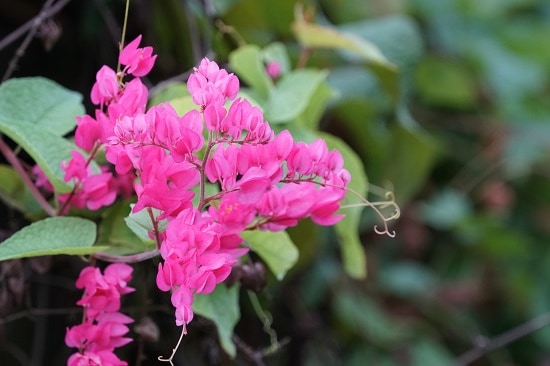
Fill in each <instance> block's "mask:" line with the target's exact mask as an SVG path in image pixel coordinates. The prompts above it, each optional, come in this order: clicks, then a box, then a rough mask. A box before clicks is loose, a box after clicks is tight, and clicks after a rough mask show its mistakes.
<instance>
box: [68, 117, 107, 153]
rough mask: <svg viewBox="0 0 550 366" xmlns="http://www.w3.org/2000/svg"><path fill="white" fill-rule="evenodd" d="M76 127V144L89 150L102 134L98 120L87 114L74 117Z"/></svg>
mask: <svg viewBox="0 0 550 366" xmlns="http://www.w3.org/2000/svg"><path fill="white" fill-rule="evenodd" d="M76 124H77V128H76V131H75V135H74V142H75V144H76V146H78V147H80V148H82V149H84V150H85V151H87V152H90V151H91V150H92V148H93V147H94V145H95V143H96V142H97V141H99V139H100V138H101V135H102V132H103V130H102V127H101V125H100V124H99V122H98V121H97V120H95V119H93V118H92V117H90V116H89V115H87V114H86V115H84V116H83V117H76Z"/></svg>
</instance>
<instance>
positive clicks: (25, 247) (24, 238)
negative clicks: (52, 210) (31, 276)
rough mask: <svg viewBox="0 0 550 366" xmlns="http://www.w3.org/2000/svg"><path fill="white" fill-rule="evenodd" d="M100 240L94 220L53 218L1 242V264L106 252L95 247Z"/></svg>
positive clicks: (24, 229) (20, 231)
mask: <svg viewBox="0 0 550 366" xmlns="http://www.w3.org/2000/svg"><path fill="white" fill-rule="evenodd" d="M95 239H96V225H95V223H94V222H93V221H90V220H86V219H82V218H79V217H50V218H47V219H44V220H41V221H37V222H35V223H33V224H31V225H29V226H26V227H24V228H23V229H21V230H19V231H18V232H16V233H15V234H13V235H12V236H11V237H10V238H9V239H7V240H5V241H4V242H2V243H0V261H4V260H8V259H14V258H25V257H35V256H41V255H55V254H75V255H85V254H90V253H94V252H97V251H100V250H104V249H105V247H100V246H92V245H93V244H94V242H95Z"/></svg>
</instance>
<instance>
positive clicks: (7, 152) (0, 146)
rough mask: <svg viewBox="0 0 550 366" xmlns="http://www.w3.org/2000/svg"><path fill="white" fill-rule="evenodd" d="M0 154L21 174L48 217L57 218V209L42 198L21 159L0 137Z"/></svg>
mask: <svg viewBox="0 0 550 366" xmlns="http://www.w3.org/2000/svg"><path fill="white" fill-rule="evenodd" d="M0 153H2V155H4V157H5V158H6V160H7V161H8V162H9V163H10V165H11V166H12V167H13V169H15V171H16V172H17V173H18V174H19V176H20V177H21V180H23V183H24V184H25V185H26V186H27V188H28V189H29V191H30V192H31V194H32V195H33V196H34V198H35V199H36V202H38V204H39V205H40V207H42V209H43V210H44V211H45V212H46V213H47V214H48V216H52V217H53V216H57V212H56V211H55V209H54V208H53V207H52V206H51V205H50V204H49V203H48V201H47V200H46V199H45V198H44V196H42V194H41V193H40V191H39V190H38V188H36V186H35V185H34V183H33V182H32V181H31V178H30V177H29V175H28V174H27V172H26V171H25V169H24V168H23V166H22V165H21V162H20V161H19V159H17V156H15V153H14V152H13V151H12V150H11V149H10V147H9V146H8V145H7V144H6V143H5V142H4V140H2V137H1V136H0Z"/></svg>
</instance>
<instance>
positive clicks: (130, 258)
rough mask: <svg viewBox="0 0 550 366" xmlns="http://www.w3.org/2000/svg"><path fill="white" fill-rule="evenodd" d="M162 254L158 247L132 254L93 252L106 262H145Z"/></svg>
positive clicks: (93, 255)
mask: <svg viewBox="0 0 550 366" xmlns="http://www.w3.org/2000/svg"><path fill="white" fill-rule="evenodd" d="M159 254H160V251H159V250H158V249H154V250H149V251H147V252H141V253H137V254H132V255H112V254H107V253H104V252H96V253H93V254H91V256H92V257H93V258H96V259H101V260H102V261H105V262H111V263H138V262H143V261H146V260H148V259H151V258H155V257H157V256H158V255H159Z"/></svg>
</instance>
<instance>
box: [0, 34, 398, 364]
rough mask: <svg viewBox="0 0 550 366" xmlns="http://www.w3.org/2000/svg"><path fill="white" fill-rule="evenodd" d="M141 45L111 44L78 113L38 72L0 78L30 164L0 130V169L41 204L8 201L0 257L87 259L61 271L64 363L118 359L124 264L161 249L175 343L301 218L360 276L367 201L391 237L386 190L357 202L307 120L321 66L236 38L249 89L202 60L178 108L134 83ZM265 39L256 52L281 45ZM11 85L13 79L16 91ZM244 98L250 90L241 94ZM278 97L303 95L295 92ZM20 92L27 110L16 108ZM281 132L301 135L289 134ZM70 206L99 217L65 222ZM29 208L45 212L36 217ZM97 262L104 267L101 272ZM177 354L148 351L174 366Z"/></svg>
mask: <svg viewBox="0 0 550 366" xmlns="http://www.w3.org/2000/svg"><path fill="white" fill-rule="evenodd" d="M122 38H123V39H124V35H123V36H122ZM140 43H141V36H139V37H137V38H136V39H134V40H133V41H132V42H130V43H129V44H127V45H126V47H122V46H121V50H120V54H119V58H118V66H117V68H116V70H114V69H112V68H111V67H109V66H103V67H101V68H100V69H99V71H98V72H97V74H96V81H95V83H94V84H93V86H92V88H91V93H90V100H91V102H92V103H93V104H94V105H95V111H94V112H93V113H92V114H91V115H87V114H85V115H84V110H83V108H82V106H81V104H80V96H79V95H78V94H77V93H73V92H70V91H67V90H65V89H63V88H61V87H59V86H58V85H56V84H55V83H52V82H50V81H48V80H45V79H42V78H27V79H19V80H17V79H15V80H9V81H8V82H6V83H4V84H2V85H1V86H0V110H1V109H2V108H3V109H4V111H5V112H4V114H0V132H2V133H3V134H5V135H6V136H8V137H9V138H10V139H11V140H12V141H13V142H15V143H16V144H18V145H20V146H21V147H22V148H23V149H24V150H25V151H26V152H27V153H28V154H29V155H30V157H31V158H33V159H34V161H35V162H36V165H35V166H34V168H32V171H30V172H29V170H31V169H25V167H24V166H23V164H21V162H20V161H19V159H18V158H17V156H16V154H15V153H14V151H12V150H11V148H10V147H9V145H8V144H6V143H5V142H4V141H3V140H2V138H0V152H1V153H2V154H3V155H4V156H5V158H6V160H7V161H8V162H9V163H10V165H11V168H7V167H5V166H0V169H2V171H3V172H4V173H3V174H4V175H6V176H8V175H9V176H10V177H12V178H13V179H14V180H17V179H19V180H20V184H21V185H22V186H23V185H24V186H25V189H26V192H27V193H26V194H28V195H32V196H33V197H34V198H35V201H36V203H38V205H39V206H40V207H41V209H42V211H41V212H37V210H36V208H37V207H36V204H35V205H34V206H26V205H28V203H27V202H28V200H27V199H26V198H23V199H20V200H19V201H17V200H14V201H13V202H14V203H13V204H14V207H15V208H17V209H19V210H20V211H22V212H23V213H24V214H25V215H26V216H27V218H29V219H30V220H31V221H36V222H34V223H33V224H31V225H29V226H27V227H24V228H23V229H21V230H20V231H18V232H16V233H15V234H14V235H13V236H12V237H10V238H9V239H8V240H6V241H4V242H3V243H2V245H1V246H0V260H7V259H13V258H22V257H30V256H38V255H51V254H76V255H90V259H91V263H90V265H89V266H86V267H85V268H84V269H83V270H82V271H81V273H80V276H79V278H78V279H77V281H76V287H77V288H79V289H82V290H83V295H82V298H81V300H79V301H78V302H77V304H78V305H79V306H82V307H83V308H84V312H83V317H82V321H81V323H80V324H77V325H74V326H72V327H69V328H67V332H66V337H65V343H66V345H67V346H69V347H71V348H76V349H77V350H76V352H75V353H73V354H72V355H71V356H70V357H69V359H68V365H70V366H73V365H75V366H76V365H126V364H127V363H126V362H125V361H122V360H120V359H119V358H118V356H117V355H116V354H115V349H116V348H117V347H120V346H123V345H125V344H127V343H128V342H130V341H131V338H129V337H127V333H128V331H129V328H128V324H130V323H132V322H133V319H132V318H130V317H129V316H127V315H124V314H122V308H121V304H122V295H124V294H127V293H130V292H133V291H134V289H133V288H132V287H130V286H129V283H130V281H131V275H132V272H133V267H132V266H131V265H130V264H132V263H136V262H140V261H144V260H148V259H151V258H154V257H160V261H159V263H158V268H157V273H156V286H157V287H158V289H160V290H161V291H164V292H169V293H170V299H171V303H172V305H173V308H174V323H175V325H176V326H181V336H180V341H181V340H182V338H183V336H184V335H185V334H187V329H188V327H187V325H188V324H189V323H190V322H191V321H192V320H193V318H194V316H195V314H200V315H203V316H206V317H209V318H211V319H212V320H214V322H215V323H216V325H217V326H218V327H219V328H220V325H221V324H222V323H223V322H222V321H219V318H217V317H218V316H219V315H218V314H213V313H212V312H210V313H208V312H207V311H206V310H205V308H204V304H205V301H210V299H213V300H212V301H217V300H216V299H219V298H218V297H217V296H221V298H222V301H221V303H223V304H224V305H223V306H225V304H227V303H228V302H231V304H233V305H232V306H234V307H235V308H236V309H237V310H236V311H235V312H237V313H238V298H237V291H238V287H237V286H235V287H233V289H232V290H220V288H224V287H225V286H218V285H219V284H220V283H222V282H224V281H226V280H228V277H229V276H230V274H231V272H232V271H233V269H234V268H235V267H237V266H241V265H244V264H251V263H250V261H251V259H252V258H251V256H249V255H247V254H248V253H249V251H250V250H254V251H255V252H256V253H257V254H258V256H259V257H260V259H261V260H263V261H264V262H265V263H267V265H268V266H269V267H270V269H271V270H272V272H273V273H274V274H275V275H276V277H277V278H279V279H280V278H282V277H283V276H284V274H285V273H286V271H287V270H288V269H289V268H291V267H292V266H293V264H294V263H295V262H296V260H297V250H296V248H295V247H294V245H293V243H292V240H291V238H290V237H289V235H288V234H286V232H285V230H286V229H287V228H289V227H294V226H297V225H298V224H299V222H300V221H301V220H303V219H310V220H311V221H312V222H313V223H315V224H317V225H323V226H332V225H335V226H336V232H337V234H338V236H339V239H340V242H341V244H342V259H343V262H344V267H345V268H346V270H347V272H348V273H349V274H350V275H352V276H354V277H357V278H362V277H364V276H365V256H364V252H363V249H362V247H361V243H360V242H359V240H358V238H357V235H356V234H357V233H356V231H357V227H358V225H359V219H360V215H361V209H362V208H363V207H364V206H370V207H371V208H372V209H373V210H374V211H375V213H377V214H378V215H379V216H380V217H381V218H382V220H383V224H384V227H383V229H382V230H378V229H377V228H376V227H375V231H376V232H378V233H385V234H388V235H390V236H393V233H390V232H389V231H388V226H387V222H388V221H390V220H392V219H394V218H397V217H398V215H399V210H398V208H397V206H396V205H395V202H394V201H393V196H391V195H390V196H388V200H386V201H382V202H378V203H371V202H370V201H368V200H366V199H365V198H364V197H362V194H363V193H365V191H366V188H367V182H366V177H365V174H364V172H363V168H362V164H361V162H360V160H359V159H358V158H357V156H356V155H355V154H354V153H353V151H352V150H351V149H350V148H349V147H348V146H347V145H346V144H345V143H343V142H341V141H339V140H338V139H337V138H335V137H334V136H331V135H328V134H326V133H322V132H320V131H317V130H318V126H317V122H318V121H317V120H318V118H319V116H320V114H321V112H322V109H323V105H324V102H325V101H326V100H327V99H328V98H329V96H330V90H329V88H328V86H326V85H325V83H324V78H325V77H326V75H327V74H326V72H322V71H318V70H296V71H293V72H289V70H288V69H289V67H288V64H289V62H288V60H286V61H287V62H285V60H284V57H283V59H262V56H261V52H260V50H259V48H257V47H255V46H243V47H240V48H239V49H237V50H236V51H234V52H233V53H232V54H231V55H230V56H229V58H230V64H231V66H232V69H233V70H234V71H235V72H237V73H238V74H239V75H240V76H241V77H243V78H244V80H246V82H247V83H248V84H249V85H250V86H251V87H252V89H255V90H253V92H252V93H247V90H245V91H244V92H243V90H242V89H241V86H240V81H239V78H238V77H237V76H236V75H235V74H233V73H230V72H228V71H227V70H225V69H224V68H220V66H219V65H218V64H217V63H216V62H214V61H212V60H209V59H208V58H204V59H203V60H202V61H201V62H200V64H199V65H197V66H196V67H195V68H194V69H193V72H192V73H191V74H190V76H189V78H188V80H187V84H186V88H187V90H188V93H189V97H188V98H189V104H188V105H186V107H185V108H183V109H182V108H181V105H176V104H172V103H170V102H169V101H162V102H153V101H154V100H155V99H156V98H150V95H149V93H150V91H149V90H148V88H147V87H146V86H145V85H144V83H143V82H142V79H141V78H142V77H144V76H147V75H148V73H149V72H150V71H151V70H152V68H153V67H154V63H155V60H156V58H157V55H155V54H154V50H153V48H152V47H149V46H148V47H141V46H140ZM277 47H278V46H277V45H274V46H273V48H272V49H271V50H270V53H271V54H279V55H283V54H284V55H286V53H285V52H286V51H284V49H283V50H281V49H280V48H279V49H278V48H277ZM249 71H250V73H249ZM250 75H254V76H250ZM21 90H23V91H26V90H28V91H26V92H27V93H28V95H27V97H26V98H25V94H24V93H23V94H21V93H20V91H21ZM45 90H47V93H49V95H47V96H46V95H45V94H46V93H45V92H44V91H45ZM250 94H252V95H254V97H255V98H256V99H255V100H252V99H248V98H246V97H245V96H246V95H250ZM293 95H294V96H296V95H299V96H300V98H302V96H303V98H304V100H305V102H307V103H299V101H298V103H297V101H296V100H295V99H296V98H291V96H293ZM270 98H271V102H273V104H271V105H270V104H269V102H270V101H269V99H270ZM31 100H32V103H35V104H36V105H34V106H33V111H34V115H33V116H30V115H29V114H28V113H21V111H26V110H28V106H29V103H30V102H29V101H31ZM258 102H259V103H258ZM148 103H150V105H148ZM262 103H263V104H262ZM277 103H279V104H277ZM258 105H260V106H262V107H263V108H264V109H262V108H260V107H258ZM277 106H278V107H277ZM289 106H290V108H287V107H289ZM297 106H298V107H297ZM264 111H266V112H265V115H264ZM279 112H280V113H279ZM267 115H269V118H266V117H265V116H267ZM75 116H77V117H76V130H75V131H74V142H72V141H68V140H67V139H65V138H64V137H63V135H65V134H66V133H68V132H69V131H71V130H72V129H73V128H74V122H75ZM31 117H32V118H31ZM266 119H270V120H271V121H272V122H274V123H275V124H277V128H276V129H273V128H272V126H271V125H270V124H269V122H267V121H266ZM292 119H294V120H296V121H299V123H296V125H300V126H299V128H296V126H290V123H289V124H288V129H285V128H284V127H286V126H287V125H284V124H283V123H282V121H283V122H288V121H290V120H292ZM37 121H38V122H37ZM281 127H282V128H281ZM292 127H295V128H294V130H293V133H294V132H297V133H298V134H299V135H300V136H303V137H304V138H305V139H306V140H307V141H308V142H302V141H297V140H296V139H295V138H294V137H293V133H291V132H290V130H291V129H292ZM300 128H302V129H300ZM37 131H40V132H39V133H37ZM276 131H277V132H276ZM304 131H305V132H304ZM0 137H1V136H0ZM329 147H330V148H329ZM335 147H336V148H335ZM344 157H345V160H346V162H345V163H346V168H345V167H344ZM348 167H349V170H348V169H347V168H348ZM350 171H351V172H352V173H353V176H354V179H353V180H352V174H350ZM17 177H19V178H17ZM31 177H32V178H34V179H31ZM0 183H1V182H0ZM1 188H2V187H1V186H0V193H2V190H1ZM350 196H353V198H354V199H353V200H349V197H350ZM0 198H1V197H0ZM357 201H360V202H359V203H356V202H357ZM10 202H11V201H10ZM123 202H125V203H123ZM128 202H133V203H132V204H131V205H130V209H131V213H130V215H129V216H128V217H125V216H126V213H127V211H126V212H124V213H120V214H118V213H117V212H119V211H120V209H119V207H124V208H125V209H128ZM388 207H391V208H393V209H394V211H393V213H391V215H390V216H388V217H384V215H383V212H382V211H381V210H385V209H387V208H388ZM342 208H347V209H348V211H345V212H346V214H347V216H348V217H347V220H342V219H343V218H344V214H343V213H342V210H341V209H342ZM92 211H98V212H99V213H98V214H97V215H96V216H94V215H93V213H92ZM82 212H85V213H86V215H87V216H89V217H95V218H96V219H97V220H96V221H98V222H93V221H91V220H88V219H83V218H78V217H72V215H79V214H80V213H82ZM113 212H115V213H117V214H114V215H113ZM44 213H45V214H47V215H49V216H50V217H49V218H46V219H42V220H40V218H41V217H43V215H44ZM123 217H124V218H123ZM111 220H113V221H116V222H117V224H113V223H110V221H111ZM117 220H119V221H117ZM122 220H124V221H122ZM124 223H126V225H124ZM118 224H120V225H118ZM115 226H117V228H116V229H115V230H119V232H120V230H126V233H129V235H130V236H129V238H130V239H128V240H129V242H131V244H127V248H126V249H129V250H126V251H124V250H123V251H122V252H117V249H116V246H115V245H112V244H113V243H114V240H110V238H109V234H108V233H107V234H105V232H106V231H107V232H108V230H109V229H108V228H109V227H115ZM118 226H123V227H124V228H123V229H119V228H118ZM106 228H107V229H106ZM96 231H98V232H99V239H97V240H96ZM136 241H139V242H141V244H143V245H142V246H139V245H136V244H135V242H136ZM97 260H103V261H106V262H111V264H109V265H108V266H107V267H105V268H104V270H103V271H102V270H100V266H98V263H97ZM247 262H248V263H247ZM252 264H253V265H255V264H258V263H252ZM242 268H244V267H242ZM235 276H237V275H235ZM235 276H234V277H235ZM227 282H228V283H232V282H234V281H233V279H229V280H228V281H227ZM243 284H244V282H243ZM224 291H225V292H224ZM220 293H221V294H222V295H218V294H220ZM205 295H208V297H207V299H208V300H205V297H204V296H205ZM251 301H252V299H251ZM256 301H257V300H256ZM201 304H203V305H201ZM201 306H202V309H201ZM258 315H259V316H260V314H259V313H258ZM237 320H238V316H236V317H234V319H233V318H232V319H231V320H230V321H229V323H230V324H229V323H227V322H225V323H223V325H222V327H223V332H222V330H221V329H220V342H221V344H222V347H223V348H224V349H225V350H226V351H227V352H228V353H229V354H230V356H235V346H234V344H232V341H231V332H232V329H233V327H234V325H235V323H236V321H237ZM265 325H266V323H265V322H264V326H265ZM268 327H269V326H268ZM222 333H223V334H224V335H222ZM271 338H272V343H273V337H271ZM275 342H276V339H275ZM178 345H179V342H178ZM273 345H274V344H272V346H273ZM177 349H178V346H176V347H175V348H174V350H173V352H172V354H171V355H170V356H169V357H168V358H166V359H165V358H162V357H159V360H161V361H167V362H169V363H170V364H173V363H172V359H173V358H174V354H175V352H176V350H177Z"/></svg>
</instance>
